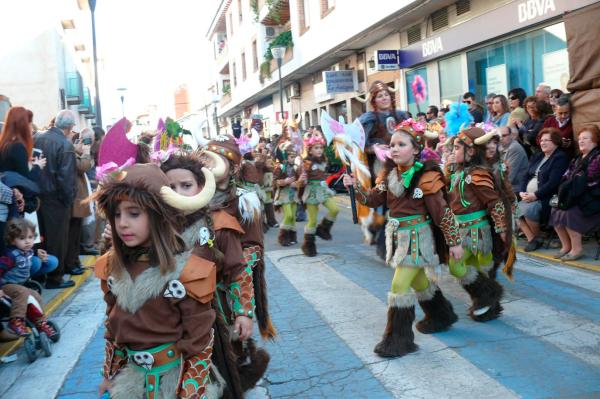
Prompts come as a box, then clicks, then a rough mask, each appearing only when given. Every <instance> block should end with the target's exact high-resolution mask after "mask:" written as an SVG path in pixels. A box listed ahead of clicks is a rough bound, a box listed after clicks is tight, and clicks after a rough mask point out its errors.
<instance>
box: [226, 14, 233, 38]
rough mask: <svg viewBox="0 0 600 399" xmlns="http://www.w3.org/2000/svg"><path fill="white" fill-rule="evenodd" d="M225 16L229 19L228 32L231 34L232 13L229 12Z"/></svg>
mask: <svg viewBox="0 0 600 399" xmlns="http://www.w3.org/2000/svg"><path fill="white" fill-rule="evenodd" d="M227 16H228V19H229V34H230V35H231V36H233V14H232V13H229V14H228V15H227Z"/></svg>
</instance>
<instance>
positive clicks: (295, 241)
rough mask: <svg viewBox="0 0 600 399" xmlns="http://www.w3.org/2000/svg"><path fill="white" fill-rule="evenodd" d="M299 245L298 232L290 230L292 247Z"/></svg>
mask: <svg viewBox="0 0 600 399" xmlns="http://www.w3.org/2000/svg"><path fill="white" fill-rule="evenodd" d="M294 244H298V236H297V235H296V230H290V245H294Z"/></svg>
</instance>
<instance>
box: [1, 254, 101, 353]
mask: <svg viewBox="0 0 600 399" xmlns="http://www.w3.org/2000/svg"><path fill="white" fill-rule="evenodd" d="M81 263H82V264H83V266H84V267H85V268H86V271H85V273H83V274H82V275H80V276H71V280H73V281H75V285H74V286H73V287H70V288H66V289H64V290H63V291H62V292H61V293H59V294H58V295H56V296H55V297H54V298H52V299H51V300H50V302H48V303H47V304H46V306H44V311H45V313H46V316H50V315H51V314H52V313H54V312H55V311H56V309H58V307H59V306H60V305H61V304H62V303H63V302H64V301H65V300H66V299H67V298H68V297H70V296H71V295H73V293H74V292H75V291H76V290H77V288H78V287H79V286H80V285H81V284H83V283H84V282H85V281H86V280H87V279H88V277H89V276H91V275H92V274H93V271H92V270H91V269H90V267H93V266H94V264H95V263H96V257H95V256H84V257H83V261H82V262H81ZM23 341H24V339H23V338H19V339H17V340H15V341H9V342H3V343H1V344H0V357H1V356H7V355H9V354H11V353H13V352H14V351H16V350H17V349H18V348H19V347H20V346H21V345H22V344H23Z"/></svg>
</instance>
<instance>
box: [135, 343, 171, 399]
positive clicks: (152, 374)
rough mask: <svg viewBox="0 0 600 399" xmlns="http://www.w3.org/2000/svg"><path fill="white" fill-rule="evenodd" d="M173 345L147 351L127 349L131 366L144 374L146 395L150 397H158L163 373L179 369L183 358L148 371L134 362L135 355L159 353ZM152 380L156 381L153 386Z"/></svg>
mask: <svg viewBox="0 0 600 399" xmlns="http://www.w3.org/2000/svg"><path fill="white" fill-rule="evenodd" d="M173 344H174V342H168V343H166V344H162V345H159V346H155V347H154V348H150V349H146V350H143V351H135V350H133V349H129V348H127V355H128V356H129V358H130V359H131V362H130V364H131V365H132V366H134V368H136V369H137V370H138V371H140V372H142V373H144V377H145V382H146V394H147V395H148V397H155V398H157V397H158V390H159V389H160V375H161V374H162V373H164V372H166V371H168V370H170V369H172V368H173V367H178V366H179V365H180V364H181V356H179V357H177V358H174V359H173V361H171V362H169V363H165V364H162V365H160V366H156V367H155V366H152V368H151V369H150V370H147V369H145V368H144V367H141V366H138V365H137V364H136V363H135V362H134V361H133V355H135V354H136V353H144V352H147V353H150V354H153V353H158V352H160V351H162V350H164V349H166V348H168V347H169V346H171V345H173ZM150 379H152V380H154V384H152V382H151V381H150Z"/></svg>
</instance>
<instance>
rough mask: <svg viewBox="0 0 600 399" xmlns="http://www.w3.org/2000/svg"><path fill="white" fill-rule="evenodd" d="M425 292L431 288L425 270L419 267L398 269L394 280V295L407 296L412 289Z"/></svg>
mask: <svg viewBox="0 0 600 399" xmlns="http://www.w3.org/2000/svg"><path fill="white" fill-rule="evenodd" d="M411 287H412V288H413V289H414V290H415V291H423V290H426V289H427V287H429V279H428V278H427V275H426V274H425V269H423V268H419V267H397V268H396V271H395V272H394V278H393V280H392V289H391V291H392V294H396V295H403V294H407V293H408V292H409V290H410V288H411Z"/></svg>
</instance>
